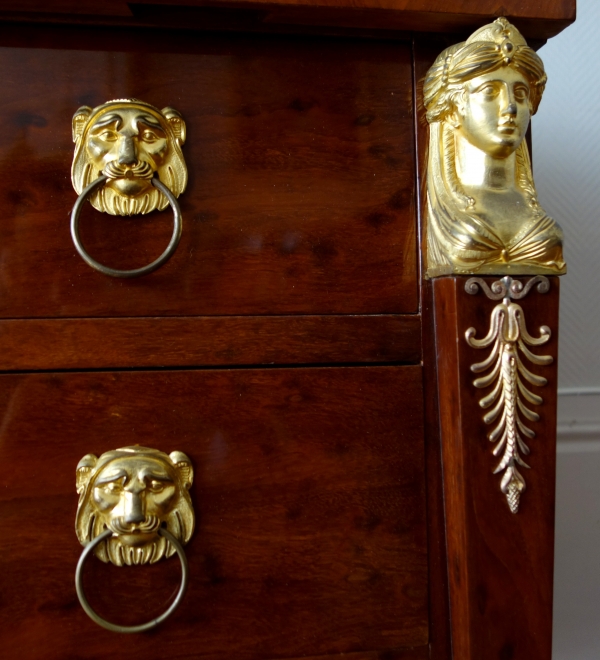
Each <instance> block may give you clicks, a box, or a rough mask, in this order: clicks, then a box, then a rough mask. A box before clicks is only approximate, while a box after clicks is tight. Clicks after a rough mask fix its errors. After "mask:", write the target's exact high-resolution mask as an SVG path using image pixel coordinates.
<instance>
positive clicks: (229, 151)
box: [0, 27, 417, 318]
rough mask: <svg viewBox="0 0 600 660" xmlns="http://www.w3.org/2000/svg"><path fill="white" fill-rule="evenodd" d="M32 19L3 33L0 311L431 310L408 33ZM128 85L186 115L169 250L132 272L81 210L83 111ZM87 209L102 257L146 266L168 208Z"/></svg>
mask: <svg viewBox="0 0 600 660" xmlns="http://www.w3.org/2000/svg"><path fill="white" fill-rule="evenodd" d="M20 29H21V28H19V29H17V28H14V29H13V31H12V32H11V33H10V34H9V33H5V34H0V45H3V46H7V45H8V46H9V47H3V48H0V79H1V80H2V81H3V91H2V98H1V99H0V153H1V154H2V161H1V163H2V165H1V168H2V171H1V176H0V209H1V210H2V223H1V227H0V258H1V264H2V267H1V269H0V317H3V318H22V317H49V316H50V317H56V316H62V317H74V316H77V317H86V316H87V317H89V316H121V315H124V316H151V315H163V316H164V315H173V316H175V315H231V314H243V315H258V314H266V313H269V314H289V313H291V314H373V313H375V314H377V313H407V312H408V313H411V312H416V311H417V282H416V279H417V265H416V259H417V250H416V228H415V227H416V222H415V210H414V188H415V182H414V178H415V177H414V155H413V125H412V121H413V114H412V82H411V60H410V49H409V46H408V45H406V44H403V43H400V42H385V43H376V42H370V41H366V40H341V39H340V40H321V39H317V38H309V39H307V38H304V39H300V38H296V37H266V36H264V35H261V36H255V37H241V36H237V35H228V36H206V35H202V34H194V35H186V33H179V34H177V33H173V34H172V35H171V36H169V34H168V33H161V34H160V35H158V34H156V33H154V32H151V31H139V32H135V31H132V32H128V31H124V30H121V31H118V32H117V31H112V30H110V29H106V30H100V29H99V30H85V29H79V30H71V29H67V28H50V27H48V28H46V31H45V33H44V41H43V43H41V44H40V45H43V48H42V47H40V48H31V47H25V46H30V45H31V43H32V37H31V33H30V32H28V31H27V30H25V29H23V31H22V32H19V30H20ZM20 46H23V47H20ZM113 51H116V52H113ZM124 97H137V98H141V99H143V100H145V101H147V102H149V103H152V104H154V105H156V106H158V107H164V106H166V105H171V106H173V107H175V108H176V109H177V110H179V111H180V112H181V114H182V116H183V117H184V119H185V121H186V124H187V129H188V139H187V142H186V144H185V145H184V147H183V150H184V154H185V158H186V162H187V166H188V170H189V175H190V176H189V184H188V188H187V190H186V192H185V193H184V194H183V195H182V196H181V197H180V204H181V208H182V213H183V223H184V226H183V237H182V240H181V243H180V245H179V248H178V249H177V251H176V253H175V255H174V257H173V258H172V259H171V261H170V262H168V263H167V264H166V265H165V266H164V267H163V268H161V269H160V270H158V271H156V272H155V273H153V274H151V275H149V276H146V277H141V278H138V279H136V280H127V281H123V280H115V279H112V278H109V277H106V276H104V275H101V274H100V273H98V272H96V271H94V270H92V269H90V268H89V267H88V266H87V265H86V264H85V263H84V262H83V261H82V260H81V259H80V258H79V256H78V255H77V254H76V252H75V249H74V246H73V244H72V242H71V237H70V234H69V222H68V214H69V212H70V209H71V208H72V206H73V203H74V201H75V199H76V197H77V195H76V193H75V192H74V190H73V188H72V186H71V182H70V165H71V160H72V156H73V143H72V141H71V117H72V115H73V113H74V111H75V110H76V109H77V108H78V107H79V106H81V105H83V104H86V105H90V106H96V105H98V104H101V103H103V102H105V101H108V100H111V99H115V98H124ZM81 222H82V237H83V240H84V243H85V245H86V248H87V249H88V251H89V253H90V254H91V255H92V256H93V257H94V258H96V259H97V260H99V261H100V262H102V263H105V264H107V265H109V266H112V267H115V268H135V267H138V266H142V265H144V264H147V263H149V262H150V261H152V260H153V259H154V258H156V257H157V256H158V255H159V254H160V253H161V252H162V251H163V249H164V248H165V247H166V245H167V243H168V240H169V237H170V234H171V223H172V218H171V214H170V212H169V211H165V212H163V213H161V214H156V213H154V214H151V215H150V216H136V217H134V218H121V217H113V216H109V215H107V214H101V213H98V212H96V211H94V210H93V209H92V208H91V206H90V205H89V204H87V205H86V208H85V210H84V213H83V215H82V220H81Z"/></svg>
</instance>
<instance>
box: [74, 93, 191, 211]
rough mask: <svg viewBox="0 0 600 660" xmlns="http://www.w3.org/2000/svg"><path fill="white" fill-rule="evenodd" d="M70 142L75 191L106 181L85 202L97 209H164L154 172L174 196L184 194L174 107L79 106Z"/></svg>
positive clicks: (122, 102)
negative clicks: (153, 182) (73, 146)
mask: <svg viewBox="0 0 600 660" xmlns="http://www.w3.org/2000/svg"><path fill="white" fill-rule="evenodd" d="M73 141H74V142H75V155H74V157H73V165H72V168H71V179H72V181H73V187H74V188H75V190H76V191H77V193H78V194H81V192H82V191H83V189H84V188H86V187H87V186H88V185H89V184H90V183H92V182H93V181H95V180H96V179H97V178H98V177H99V176H100V175H101V174H105V175H106V176H107V177H108V181H107V182H106V185H105V186H104V187H103V188H102V189H101V190H99V191H98V192H97V193H96V194H94V195H93V196H92V198H91V200H90V201H91V203H92V205H93V206H94V208H96V209H98V210H99V211H105V212H107V213H110V214H111V215H135V214H138V213H150V212H151V211H154V210H155V209H158V210H159V211H160V210H162V209H164V208H165V207H166V206H167V204H168V200H167V198H166V197H165V196H164V195H163V194H162V193H161V192H160V191H158V190H157V189H156V188H155V187H154V186H153V185H152V178H153V176H155V174H157V175H158V178H159V179H160V180H161V182H162V183H164V184H165V186H167V188H169V189H170V190H171V192H172V193H173V194H174V195H175V197H178V196H179V195H180V194H181V193H182V192H183V191H184V190H185V187H186V185H187V168H186V165H185V161H184V158H183V153H182V151H181V146H182V145H183V143H184V142H185V122H184V121H183V119H182V117H181V115H180V114H179V113H178V112H177V110H174V109H173V108H163V109H162V110H158V108H155V107H154V106H153V105H150V104H149V103H145V102H144V101H139V100H137V99H119V100H115V101H109V102H108V103H104V104H103V105H99V106H98V107H96V108H93V109H92V108H90V107H88V106H83V107H81V108H79V110H77V112H76V113H75V115H74V116H73Z"/></svg>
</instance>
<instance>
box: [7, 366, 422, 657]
mask: <svg viewBox="0 0 600 660" xmlns="http://www.w3.org/2000/svg"><path fill="white" fill-rule="evenodd" d="M421 401H422V384H421V369H420V368H419V367H416V366H415V367H403V368H393V367H392V368H384V367H374V368H353V369H348V368H346V369H344V368H329V369H327V368H326V369H277V370H268V371H264V370H262V371H261V370H252V369H248V370H246V369H238V370H232V371H180V372H158V373H157V372H146V373H140V372H129V373H127V372H121V373H114V372H113V373H111V372H105V373H94V374H89V373H88V374H86V373H72V374H39V375H35V374H32V375H5V376H1V377H0V419H1V421H2V425H1V427H0V463H1V464H2V465H3V466H10V469H4V470H2V472H1V474H0V520H1V521H2V534H1V535H0V595H1V596H0V597H1V598H2V607H0V642H1V646H2V649H3V653H4V654H6V656H5V657H10V658H17V657H19V658H24V659H25V658H36V660H39V659H40V658H44V660H53V659H56V660H65V659H66V658H97V659H101V658H102V659H104V658H107V657H109V656H111V655H115V654H116V655H115V657H144V658H148V659H149V660H152V659H153V658H164V657H169V658H211V659H213V658H214V659H215V660H221V659H222V660H231V659H232V658H234V657H235V658H236V659H247V660H253V659H257V660H258V659H261V660H264V659H266V658H284V657H286V658H294V657H300V656H305V655H308V656H320V655H325V654H329V653H341V652H344V653H351V652H354V653H357V656H356V659H357V660H367V659H371V658H376V657H380V656H376V655H375V654H374V652H375V651H379V652H382V655H381V657H385V658H390V659H392V658H394V659H396V658H402V659H403V658H407V659H408V658H410V659H411V660H413V659H416V658H424V657H426V655H425V649H424V648H423V647H425V646H426V645H427V641H428V625H427V619H428V614H427V554H426V538H425V537H426V532H425V494H424V488H425V480H424V474H423V470H424V449H423V410H422V406H421ZM134 443H140V444H144V445H150V446H157V447H161V448H163V449H164V450H166V451H172V450H174V449H178V450H181V451H184V452H186V453H187V454H188V455H189V456H190V457H191V459H192V461H193V463H194V467H195V473H196V476H195V483H194V485H193V486H192V490H191V493H192V499H193V501H194V506H195V510H196V514H197V528H196V531H195V533H194V536H193V537H192V540H191V541H190V543H189V545H188V546H187V548H186V551H187V554H188V557H189V562H190V574H191V583H190V587H189V591H188V593H187V594H186V596H185V600H184V601H183V603H182V605H181V606H180V607H179V609H178V610H177V611H176V613H175V614H174V615H173V616H172V618H171V619H170V620H169V621H168V622H166V623H165V624H164V625H163V626H161V627H160V629H158V630H156V631H154V632H151V633H147V634H144V635H118V634H115V633H110V632H108V631H105V630H102V629H101V628H99V627H98V626H97V625H96V624H95V623H93V622H92V621H91V620H90V619H88V617H87V615H86V614H85V613H84V612H83V610H82V609H81V607H80V606H79V603H78V601H77V597H76V594H75V587H74V580H73V576H74V570H75V565H76V563H77V559H78V557H79V554H80V553H81V546H80V545H79V542H78V541H77V538H76V536H75V532H74V529H73V522H74V516H75V509H76V503H77V495H76V493H75V466H76V465H77V462H78V460H79V459H80V458H81V457H82V456H83V455H84V454H87V453H89V452H95V453H96V454H100V453H102V452H104V451H106V450H108V449H112V448H115V447H120V446H124V445H130V444H134ZM178 576H179V568H178V562H177V561H176V560H175V559H173V560H169V561H163V562H160V563H159V564H156V565H154V566H152V567H147V568H144V567H124V568H116V567H112V566H109V565H106V564H103V563H101V562H100V561H99V560H97V559H96V558H93V557H92V558H91V559H90V561H89V563H88V566H87V571H86V575H85V584H86V589H87V592H88V594H89V598H90V601H91V602H92V604H93V606H94V607H96V609H97V610H98V611H99V613H101V614H103V615H104V616H106V617H108V618H110V619H112V620H113V621H116V622H121V623H127V624H132V623H136V622H140V621H141V620H147V619H149V618H150V617H151V616H152V615H155V614H158V613H159V612H160V611H162V610H164V608H165V606H166V603H167V601H168V600H169V598H170V597H172V596H173V594H174V591H175V589H176V586H177V585H178V580H179V577H178ZM403 647H404V651H403V652H402V653H399V652H398V653H396V654H394V653H391V652H390V653H389V654H387V655H386V654H385V653H383V651H385V650H386V649H388V650H389V649H402V648H403ZM414 647H421V648H420V649H419V648H414ZM411 648H413V650H410V649H411ZM371 653H373V655H371ZM350 657H351V658H352V657H353V656H350Z"/></svg>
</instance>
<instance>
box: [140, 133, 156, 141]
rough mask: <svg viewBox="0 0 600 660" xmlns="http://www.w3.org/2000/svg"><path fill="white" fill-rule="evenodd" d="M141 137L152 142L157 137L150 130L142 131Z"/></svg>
mask: <svg viewBox="0 0 600 660" xmlns="http://www.w3.org/2000/svg"><path fill="white" fill-rule="evenodd" d="M142 139H143V140H144V141H145V142H154V140H157V139H158V137H157V136H156V134H155V133H153V132H152V131H144V132H143V133H142Z"/></svg>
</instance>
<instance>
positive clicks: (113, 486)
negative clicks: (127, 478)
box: [106, 481, 123, 493]
mask: <svg viewBox="0 0 600 660" xmlns="http://www.w3.org/2000/svg"><path fill="white" fill-rule="evenodd" d="M122 487H123V484H122V483H121V482H120V481H111V482H110V483H109V484H106V490H107V491H108V492H109V493H118V492H119V491H120V490H121V488H122Z"/></svg>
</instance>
